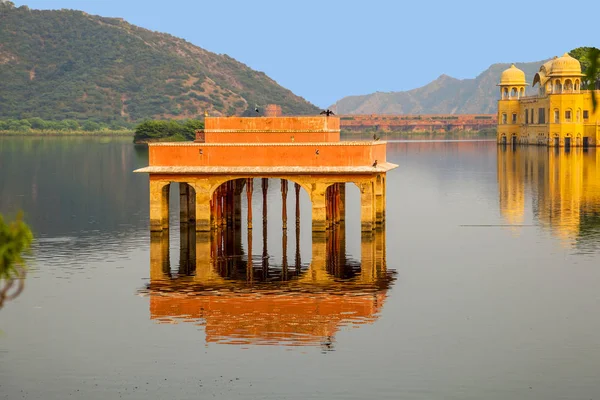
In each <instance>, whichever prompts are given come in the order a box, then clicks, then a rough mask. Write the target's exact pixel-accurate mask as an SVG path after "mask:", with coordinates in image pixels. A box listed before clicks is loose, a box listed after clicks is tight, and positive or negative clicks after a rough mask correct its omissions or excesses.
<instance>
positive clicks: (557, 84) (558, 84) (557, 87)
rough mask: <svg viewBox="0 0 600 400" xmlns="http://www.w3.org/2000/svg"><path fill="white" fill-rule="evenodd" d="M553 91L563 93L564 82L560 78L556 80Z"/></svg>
mask: <svg viewBox="0 0 600 400" xmlns="http://www.w3.org/2000/svg"><path fill="white" fill-rule="evenodd" d="M552 93H562V83H561V82H560V80H559V79H556V80H555V81H554V90H552Z"/></svg>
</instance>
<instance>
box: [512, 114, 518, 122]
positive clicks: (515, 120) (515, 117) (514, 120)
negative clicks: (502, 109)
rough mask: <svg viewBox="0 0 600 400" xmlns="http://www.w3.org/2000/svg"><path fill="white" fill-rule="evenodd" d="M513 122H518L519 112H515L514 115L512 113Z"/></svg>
mask: <svg viewBox="0 0 600 400" xmlns="http://www.w3.org/2000/svg"><path fill="white" fill-rule="evenodd" d="M512 123H513V124H516V123H517V113H513V115H512Z"/></svg>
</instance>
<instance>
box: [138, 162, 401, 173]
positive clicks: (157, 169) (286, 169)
mask: <svg viewBox="0 0 600 400" xmlns="http://www.w3.org/2000/svg"><path fill="white" fill-rule="evenodd" d="M397 167H398V165H396V164H392V163H389V162H385V163H381V164H377V166H376V167H372V166H361V167H292V166H280V167H202V166H193V167H191V166H188V167H181V166H177V167H172V166H152V167H145V168H140V169H136V170H135V171H133V172H136V173H149V174H191V175H194V174H196V175H258V176H264V175H310V174H325V175H327V174H363V175H364V174H377V173H383V172H387V171H390V170H392V169H394V168H397Z"/></svg>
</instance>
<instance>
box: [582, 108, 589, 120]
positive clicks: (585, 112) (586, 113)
mask: <svg viewBox="0 0 600 400" xmlns="http://www.w3.org/2000/svg"><path fill="white" fill-rule="evenodd" d="M589 114H590V112H589V111H588V110H583V120H584V121H587V119H588V118H589V117H590V115H589Z"/></svg>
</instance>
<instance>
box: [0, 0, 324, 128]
mask: <svg viewBox="0 0 600 400" xmlns="http://www.w3.org/2000/svg"><path fill="white" fill-rule="evenodd" d="M269 103H275V104H279V105H281V108H282V110H283V112H284V113H286V114H315V113H318V112H319V109H318V108H317V107H316V106H314V105H312V104H310V103H309V102H307V101H306V100H304V99H303V98H301V97H299V96H296V95H294V94H293V93H292V92H291V91H289V90H287V89H285V88H283V87H281V86H280V85H278V84H277V82H275V81H273V80H272V79H271V78H269V77H268V76H266V75H265V74H264V73H262V72H258V71H254V70H252V69H251V68H249V67H248V66H246V65H244V64H242V63H240V62H238V61H236V60H234V59H233V58H231V57H229V56H227V55H220V54H215V53H212V52H209V51H207V50H204V49H202V48H200V47H197V46H194V45H192V44H191V43H188V42H186V41H185V40H183V39H179V38H176V37H173V36H171V35H168V34H164V33H158V32H153V31H149V30H147V29H143V28H139V27H137V26H134V25H131V24H129V23H127V22H125V21H123V20H122V19H118V18H104V17H99V16H94V15H89V14H86V13H84V12H81V11H73V10H57V11H49V10H31V9H29V8H28V7H26V6H22V7H18V8H17V7H14V5H13V4H12V3H11V2H1V3H0V118H15V119H19V118H31V117H41V118H43V119H48V120H63V119H76V120H84V119H93V120H97V121H103V122H114V121H126V122H134V121H140V120H143V119H147V118H193V117H198V116H200V115H203V113H204V111H205V110H208V111H210V112H211V114H212V115H226V114H237V115H243V114H249V113H254V108H255V106H259V107H264V106H265V105H266V104H269Z"/></svg>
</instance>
